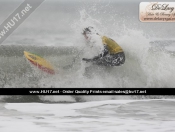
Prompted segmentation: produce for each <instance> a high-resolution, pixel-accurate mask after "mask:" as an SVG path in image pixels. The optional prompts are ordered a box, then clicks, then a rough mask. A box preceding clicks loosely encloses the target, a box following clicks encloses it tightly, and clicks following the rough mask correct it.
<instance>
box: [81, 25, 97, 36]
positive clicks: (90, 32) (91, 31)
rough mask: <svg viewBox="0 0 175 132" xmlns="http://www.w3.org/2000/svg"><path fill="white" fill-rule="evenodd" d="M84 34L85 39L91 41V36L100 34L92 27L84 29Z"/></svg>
mask: <svg viewBox="0 0 175 132" xmlns="http://www.w3.org/2000/svg"><path fill="white" fill-rule="evenodd" d="M82 34H83V35H84V37H85V38H86V39H89V38H90V36H91V35H94V34H97V35H99V34H98V33H97V31H96V30H95V29H94V28H93V27H91V26H90V27H87V28H84V29H83V33H82Z"/></svg>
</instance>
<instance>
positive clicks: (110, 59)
mask: <svg viewBox="0 0 175 132" xmlns="http://www.w3.org/2000/svg"><path fill="white" fill-rule="evenodd" d="M82 34H83V35H84V37H85V39H86V40H87V42H90V39H91V35H98V36H99V37H101V40H102V41H101V42H102V45H103V46H104V48H103V51H102V52H101V53H100V54H99V55H97V56H95V57H93V58H91V59H89V58H83V59H82V60H83V61H86V62H92V63H94V64H97V65H102V66H120V65H122V64H124V62H125V54H124V51H123V49H122V48H121V47H120V46H119V45H118V44H117V43H116V42H115V41H114V40H112V39H111V38H108V37H106V36H101V35H99V34H98V33H97V32H96V30H95V29H94V28H93V27H87V28H84V30H83V33H82Z"/></svg>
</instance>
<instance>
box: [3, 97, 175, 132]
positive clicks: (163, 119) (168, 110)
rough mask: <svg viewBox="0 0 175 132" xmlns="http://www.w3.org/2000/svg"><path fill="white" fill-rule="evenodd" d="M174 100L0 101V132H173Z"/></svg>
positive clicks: (174, 120)
mask: <svg viewBox="0 0 175 132" xmlns="http://www.w3.org/2000/svg"><path fill="white" fill-rule="evenodd" d="M174 103H175V102H174V100H115V101H114V100H106V101H93V102H84V103H67V104H64V103H63V104H51V103H49V104H43V103H6V104H0V116H1V118H0V122H1V123H0V130H1V132H17V131H18V132H22V131H25V132H31V131H32V132H40V131H42V132H48V131H49V132H55V131H60V132H67V131H71V132H74V131H76V132H77V131H80V132H95V131H102V132H116V131H117V132H118V131H123V132H128V131H129V132H174V131H175V115H174V109H175V108H174V105H175V104H174Z"/></svg>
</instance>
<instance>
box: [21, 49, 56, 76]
mask: <svg viewBox="0 0 175 132" xmlns="http://www.w3.org/2000/svg"><path fill="white" fill-rule="evenodd" d="M24 56H25V57H26V59H27V60H29V62H30V63H32V64H33V65H34V66H36V67H37V68H39V69H41V70H42V71H44V72H47V73H49V74H55V70H54V68H53V66H52V65H51V64H50V63H49V62H48V61H47V60H45V59H44V58H43V57H40V56H38V55H35V54H32V53H30V52H27V51H24Z"/></svg>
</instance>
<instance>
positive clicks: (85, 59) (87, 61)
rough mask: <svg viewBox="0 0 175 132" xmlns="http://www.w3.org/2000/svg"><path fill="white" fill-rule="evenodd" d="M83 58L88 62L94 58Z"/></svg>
mask: <svg viewBox="0 0 175 132" xmlns="http://www.w3.org/2000/svg"><path fill="white" fill-rule="evenodd" d="M82 60H83V61H86V62H89V61H92V59H87V58H83V59H82Z"/></svg>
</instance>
